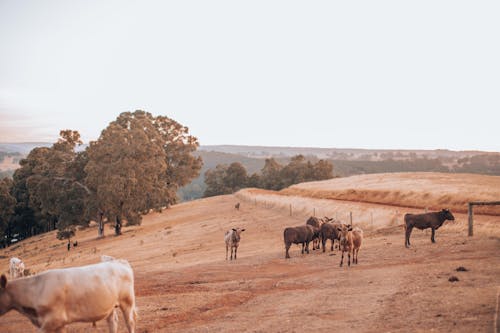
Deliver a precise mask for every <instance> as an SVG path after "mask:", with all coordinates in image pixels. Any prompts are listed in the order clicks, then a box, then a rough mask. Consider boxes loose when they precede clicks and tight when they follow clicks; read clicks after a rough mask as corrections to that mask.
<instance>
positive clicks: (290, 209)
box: [290, 204, 292, 216]
mask: <svg viewBox="0 0 500 333" xmlns="http://www.w3.org/2000/svg"><path fill="white" fill-rule="evenodd" d="M290 216H292V204H290Z"/></svg>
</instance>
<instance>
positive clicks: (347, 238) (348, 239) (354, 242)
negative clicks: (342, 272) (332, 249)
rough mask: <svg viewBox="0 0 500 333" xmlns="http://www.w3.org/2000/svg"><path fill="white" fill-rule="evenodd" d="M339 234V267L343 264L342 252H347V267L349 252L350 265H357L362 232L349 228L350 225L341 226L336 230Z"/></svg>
mask: <svg viewBox="0 0 500 333" xmlns="http://www.w3.org/2000/svg"><path fill="white" fill-rule="evenodd" d="M337 230H338V231H339V233H340V249H341V250H342V258H341V259H340V267H342V264H343V263H344V252H347V266H351V252H352V256H353V258H352V263H353V264H357V263H358V252H359V248H360V247H361V242H362V241H363V230H361V229H360V228H358V227H356V228H354V230H353V228H352V227H351V225H350V224H348V225H342V226H341V227H340V228H337Z"/></svg>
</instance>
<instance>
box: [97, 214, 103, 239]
mask: <svg viewBox="0 0 500 333" xmlns="http://www.w3.org/2000/svg"><path fill="white" fill-rule="evenodd" d="M103 216H104V213H103V212H102V211H101V210H99V213H97V237H99V238H101V237H104V219H103Z"/></svg>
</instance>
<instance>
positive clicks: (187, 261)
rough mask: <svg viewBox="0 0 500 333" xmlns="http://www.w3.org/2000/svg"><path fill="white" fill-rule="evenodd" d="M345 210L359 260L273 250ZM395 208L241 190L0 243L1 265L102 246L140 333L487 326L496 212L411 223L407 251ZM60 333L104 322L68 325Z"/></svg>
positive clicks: (58, 263) (496, 263) (12, 316)
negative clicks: (123, 219) (129, 288)
mask: <svg viewBox="0 0 500 333" xmlns="http://www.w3.org/2000/svg"><path fill="white" fill-rule="evenodd" d="M236 202H240V203H241V208H240V209H239V210H237V209H235V208H234V205H235V203H236ZM290 207H292V209H291V212H290ZM395 209H397V212H396V211H395ZM349 211H351V212H352V213H353V222H354V223H355V224H357V225H359V226H361V227H363V229H364V230H365V239H364V243H363V246H362V249H361V251H360V254H359V264H358V265H354V266H351V267H347V266H346V267H342V268H341V267H339V261H340V254H339V252H338V250H334V251H333V252H331V251H330V249H329V248H328V249H327V251H326V252H325V253H323V252H321V251H311V253H310V254H304V255H302V254H300V249H299V247H298V246H294V247H292V248H291V251H290V255H291V257H292V258H291V259H288V260H285V259H284V245H283V228H284V227H286V226H294V225H299V224H303V223H305V219H306V218H307V217H308V216H309V215H310V214H312V212H315V213H316V215H318V216H323V215H334V214H335V213H338V212H340V213H339V214H340V215H341V216H339V217H342V218H343V219H344V220H345V219H346V218H347V215H345V212H349ZM406 211H422V210H421V209H415V208H405V207H394V206H386V205H380V204H373V203H359V202H347V201H335V200H326V199H314V198H304V197H295V196H284V195H279V194H277V193H264V192H262V193H251V191H249V190H245V191H241V192H239V193H238V194H237V195H227V196H219V197H213V198H208V199H202V200H196V201H193V202H189V203H183V204H179V205H176V206H174V207H172V208H171V209H168V210H165V211H164V212H163V213H161V214H160V213H153V214H149V215H147V216H145V218H144V220H143V223H142V225H141V226H134V227H127V228H124V233H123V235H121V236H119V237H115V236H112V235H111V229H109V230H108V229H107V230H106V232H107V233H108V235H107V236H106V237H105V238H104V239H96V235H97V230H96V229H95V228H88V229H85V230H80V231H78V232H77V237H76V239H77V240H78V246H77V247H74V248H72V249H71V250H70V251H69V252H68V251H67V249H66V243H65V242H61V241H58V240H57V239H56V238H55V233H49V234H46V235H42V236H40V237H34V238H32V239H28V240H25V241H23V242H20V243H19V244H17V245H14V246H11V247H10V248H7V249H3V250H0V256H1V257H0V267H1V270H2V271H3V272H7V270H8V260H9V258H10V257H12V256H18V257H20V258H22V259H23V260H24V261H25V262H26V265H27V267H28V268H29V269H30V270H31V271H35V272H41V271H44V270H47V269H51V268H59V267H70V266H78V265H84V264H89V263H95V262H97V261H99V260H100V255H102V254H107V255H111V256H115V257H120V258H126V259H127V260H129V261H130V263H131V265H132V267H133V268H134V272H135V277H136V296H137V306H138V309H139V319H138V325H137V332H140V333H144V332H149V333H152V332H299V331H300V332H301V331H304V329H308V330H312V331H314V330H317V331H319V332H322V331H326V330H328V331H330V330H333V331H337V330H344V331H348V332H387V331H391V332H409V331H410V332H428V331H431V330H433V331H435V332H493V331H494V327H495V322H494V320H495V312H496V307H497V299H498V293H499V291H500V227H499V223H500V218H499V217H498V216H492V215H476V218H475V234H474V237H467V236H466V234H467V218H466V215H465V214H460V213H457V214H455V217H456V221H455V222H446V223H445V225H444V226H443V227H442V228H441V229H439V230H438V231H437V233H436V241H437V243H435V244H432V243H431V242H430V233H428V232H425V231H423V232H421V231H418V230H417V231H414V233H413V235H412V247H411V248H410V249H406V248H405V247H404V236H403V229H402V227H401V221H402V220H401V219H400V218H401V216H402V214H403V213H404V212H406ZM396 213H397V214H396ZM371 218H372V219H373V221H372V220H371ZM390 219H394V220H393V221H392V222H391V220H390ZM237 226H238V227H242V228H245V229H246V231H245V232H243V234H242V240H241V243H240V248H239V251H238V259H237V260H236V261H226V260H225V246H224V242H223V234H224V231H225V230H227V229H229V228H232V227H237ZM328 245H329V243H328ZM459 266H463V267H465V268H466V269H467V271H456V269H457V268H458V267H459ZM452 276H455V277H457V278H458V280H459V281H457V282H450V281H449V280H448V279H449V278H450V277H452ZM35 331H36V330H35V329H34V327H33V326H32V324H31V323H30V322H29V320H28V319H26V318H24V317H22V316H21V315H19V314H18V313H16V312H9V313H8V314H6V315H4V316H2V317H0V332H35ZM124 331H125V327H124V323H123V321H122V319H121V316H120V326H119V332H124ZM68 332H107V326H106V323H105V322H104V321H101V322H98V323H97V329H93V328H92V325H91V324H90V323H78V324H72V325H70V326H68Z"/></svg>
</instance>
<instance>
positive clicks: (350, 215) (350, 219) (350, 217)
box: [349, 212, 353, 227]
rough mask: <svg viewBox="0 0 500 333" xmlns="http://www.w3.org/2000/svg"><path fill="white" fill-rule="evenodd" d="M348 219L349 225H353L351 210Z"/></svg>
mask: <svg viewBox="0 0 500 333" xmlns="http://www.w3.org/2000/svg"><path fill="white" fill-rule="evenodd" d="M349 221H350V222H351V227H352V226H353V225H352V212H349Z"/></svg>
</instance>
